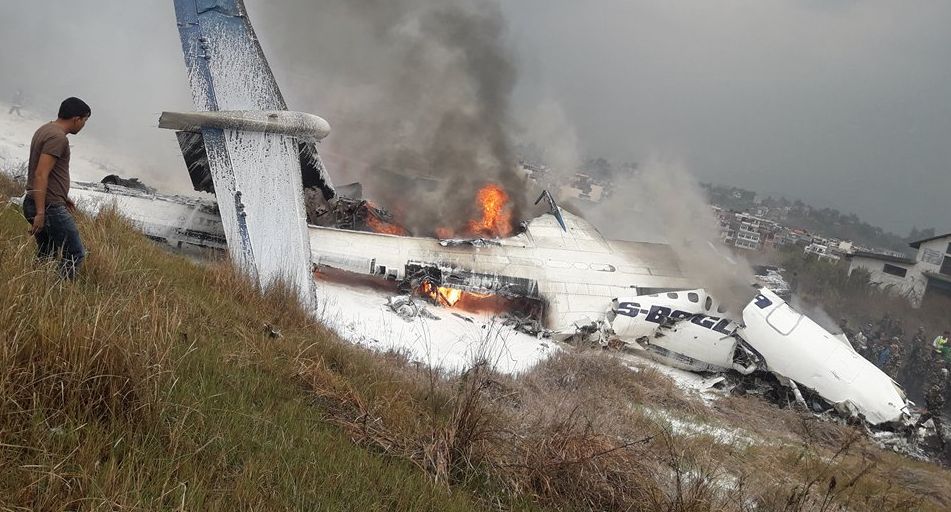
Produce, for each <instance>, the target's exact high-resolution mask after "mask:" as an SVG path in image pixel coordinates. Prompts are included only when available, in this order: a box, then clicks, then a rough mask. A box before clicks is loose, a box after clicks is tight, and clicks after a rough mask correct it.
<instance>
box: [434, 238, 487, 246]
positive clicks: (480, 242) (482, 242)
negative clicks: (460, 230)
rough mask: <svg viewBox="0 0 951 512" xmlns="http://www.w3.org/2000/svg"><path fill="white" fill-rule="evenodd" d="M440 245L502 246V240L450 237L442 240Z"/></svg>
mask: <svg viewBox="0 0 951 512" xmlns="http://www.w3.org/2000/svg"><path fill="white" fill-rule="evenodd" d="M439 245H441V246H443V247H460V246H465V245H469V246H472V247H476V248H479V247H489V246H490V245H495V246H499V247H501V246H502V242H500V241H498V240H491V239H488V238H471V239H467V238H448V239H446V240H440V241H439Z"/></svg>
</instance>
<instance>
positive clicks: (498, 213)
mask: <svg viewBox="0 0 951 512" xmlns="http://www.w3.org/2000/svg"><path fill="white" fill-rule="evenodd" d="M476 199H477V201H478V202H479V207H480V208H481V209H482V218H481V219H478V220H470V221H469V226H468V232H469V234H471V235H473V236H482V237H489V238H501V237H506V236H509V235H511V234H512V207H511V205H510V204H509V195H508V194H506V193H505V190H503V189H502V187H500V186H498V185H496V184H494V183H490V184H488V185H486V186H484V187H482V189H481V190H479V194H478V195H477V196H476Z"/></svg>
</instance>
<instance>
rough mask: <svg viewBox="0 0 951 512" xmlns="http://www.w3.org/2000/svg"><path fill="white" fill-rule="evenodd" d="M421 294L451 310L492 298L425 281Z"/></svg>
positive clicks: (421, 287) (420, 289) (420, 290)
mask: <svg viewBox="0 0 951 512" xmlns="http://www.w3.org/2000/svg"><path fill="white" fill-rule="evenodd" d="M419 293H420V294H421V295H423V296H425V297H428V298H429V299H430V300H432V301H433V302H435V303H436V304H439V305H440V306H447V307H450V308H451V307H454V306H456V305H457V304H459V305H461V303H463V302H473V301H476V302H477V301H481V300H483V299H488V298H491V297H492V295H488V294H482V293H475V292H464V291H462V290H457V289H455V288H449V287H446V286H436V285H434V284H432V283H431V282H429V281H425V282H423V284H422V285H420V287H419Z"/></svg>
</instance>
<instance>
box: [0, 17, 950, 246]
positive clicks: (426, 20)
mask: <svg viewBox="0 0 951 512" xmlns="http://www.w3.org/2000/svg"><path fill="white" fill-rule="evenodd" d="M246 3H247V4H248V8H249V10H250V14H251V17H252V21H253V22H254V25H255V28H256V29H257V32H258V35H259V36H260V38H261V40H262V44H263V45H264V49H265V53H266V54H267V55H268V57H269V59H270V61H271V63H272V67H273V68H274V71H275V75H276V77H277V79H278V81H279V82H280V84H281V86H282V88H283V89H284V93H285V96H286V98H287V101H288V104H289V106H290V107H291V108H292V109H298V110H306V111H312V112H314V113H317V114H319V115H323V116H324V117H326V118H327V119H328V120H329V121H331V124H332V125H333V126H334V132H333V133H332V134H331V138H330V140H329V141H328V142H327V143H325V149H326V150H327V153H329V155H328V160H329V162H331V163H333V162H334V160H335V155H336V164H337V165H338V166H340V167H344V168H345V169H344V170H341V171H340V172H342V173H346V172H355V171H350V170H348V169H346V168H347V167H359V166H361V165H363V164H366V165H372V164H374V163H376V161H377V160H379V159H384V160H386V161H391V162H392V160H393V156H392V153H388V154H386V155H381V154H379V148H372V147H370V146H372V145H373V143H374V142H375V141H380V140H382V141H383V145H386V146H388V147H393V146H394V145H396V144H398V143H399V141H400V140H407V139H408V140H409V142H407V145H408V146H412V145H413V144H416V145H417V146H420V147H419V148H416V149H419V150H420V154H422V157H421V158H422V159H421V160H420V161H424V162H425V161H440V162H441V161H442V160H439V158H440V156H439V155H433V154H429V153H431V151H429V150H431V149H432V147H434V144H435V141H436V140H437V139H435V138H434V137H436V136H437V135H440V134H441V135H445V133H442V132H438V131H437V133H431V131H432V130H430V132H421V133H422V135H420V136H419V137H414V135H413V133H414V132H413V131H412V130H410V131H408V130H407V126H409V127H411V128H412V127H413V125H414V123H417V124H416V126H418V127H420V126H422V125H423V123H425V122H426V121H427V120H430V119H437V117H434V115H435V113H436V111H438V110H439V108H442V106H444V105H447V104H449V103H451V102H452V101H453V99H454V98H456V97H457V95H460V96H461V97H462V100H464V101H463V103H462V104H463V108H461V109H460V112H461V113H462V114H464V115H465V117H464V118H463V121H464V122H461V123H457V124H459V125H461V126H471V123H472V122H475V121H479V120H481V121H485V120H491V122H492V123H499V126H500V128H499V129H500V130H503V131H504V132H505V134H506V135H509V136H514V140H515V141H519V140H526V139H527V140H530V141H532V142H536V143H542V144H544V143H549V144H551V145H552V146H554V147H552V148H550V149H551V151H552V153H553V154H556V155H564V156H565V158H564V160H565V161H570V159H571V157H572V156H579V155H583V156H605V157H608V158H611V159H616V160H629V161H647V160H650V159H656V158H670V159H676V160H678V161H680V162H684V165H685V166H686V167H687V168H688V170H689V171H690V172H691V173H693V174H694V175H695V176H696V177H697V178H698V179H700V180H704V181H713V182H718V183H724V184H732V185H737V186H742V187H744V188H749V189H754V190H759V191H762V192H765V193H772V194H783V195H786V196H789V197H792V198H801V199H803V200H805V201H806V202H809V203H812V204H814V205H816V206H831V207H835V208H838V209H840V210H843V211H853V212H855V213H856V214H858V215H859V216H861V217H862V218H864V219H866V220H868V221H870V222H872V223H875V224H878V225H881V226H882V227H884V228H886V229H889V230H893V231H896V232H899V233H906V232H907V231H908V230H909V228H910V227H911V226H912V225H917V226H918V227H930V226H933V227H936V228H938V229H939V230H944V231H951V214H949V209H948V202H949V199H948V194H949V192H951V144H949V142H951V66H949V65H948V62H951V30H948V28H947V27H948V26H951V2H946V1H938V0H919V1H915V2H894V1H890V0H861V1H859V0H854V1H853V0H800V1H793V0H718V1H713V2H711V1H708V0H692V1H689V0H683V1H677V2H670V1H665V0H651V1H645V0H592V1H589V2H577V1H568V0H508V1H504V0H503V1H501V2H492V1H477V0H471V1H470V0H452V1H447V0H442V1H440V0H391V1H383V0H328V1H322V2H312V1H306V0H266V1H265V0H246ZM445 6H454V7H456V8H458V9H459V10H458V11H456V12H455V14H452V13H450V14H449V15H448V18H440V17H441V16H446V10H445V9H444V7H445ZM473 13H475V15H474V14H473ZM479 13H481V14H479ZM439 19H444V20H446V23H445V24H444V25H442V26H443V28H444V29H445V30H440V29H439V28H438V26H436V27H434V25H433V23H435V22H437V21H438V20H439ZM465 20H471V22H472V23H473V24H474V25H471V26H470V27H475V29H474V30H467V29H466V25H465V24H463V25H459V23H463V22H464V21H465ZM430 34H431V35H432V40H434V41H436V42H437V43H438V44H435V45H430V44H428V43H429V42H430V38H429V35H430ZM456 34H459V39H461V40H463V41H464V42H459V41H457V38H456V37H455V36H456ZM483 36H485V37H483ZM457 44H458V45H462V46H465V47H466V48H477V49H479V52H475V53H473V55H481V57H480V58H478V59H468V60H466V59H458V58H454V57H453V56H454V55H456V53H455V50H456V48H455V46H454V45H457ZM473 45H474V46H473ZM456 57H458V55H456ZM509 66H511V69H509ZM183 68H184V65H183V62H182V58H181V53H180V46H179V42H178V38H177V32H176V26H175V22H174V13H173V9H172V2H171V0H147V1H136V2H130V1H127V0H84V1H82V2H77V1H67V0H31V1H14V0H7V1H5V2H3V5H2V6H0V70H2V71H0V99H3V100H7V99H8V98H6V97H2V96H9V97H12V95H13V92H14V91H15V89H16V88H18V87H20V88H23V89H24V90H25V93H26V101H27V103H28V106H29V107H30V108H32V109H34V110H40V111H42V110H44V109H45V110H46V111H47V112H49V113H50V114H49V115H48V116H47V117H52V115H53V114H54V113H55V106H56V105H54V103H56V102H58V100H59V99H61V98H62V97H65V96H67V95H77V96H80V97H83V98H84V99H86V100H87V101H88V102H89V103H90V104H91V105H92V107H93V111H94V118H93V121H92V122H90V124H89V127H88V128H87V130H88V132H84V135H86V134H87V133H88V135H89V136H93V137H96V138H97V139H100V140H105V141H109V140H114V141H115V143H116V144H117V145H118V146H120V147H121V148H122V149H123V151H125V152H127V153H131V154H132V155H133V156H135V157H137V158H138V159H139V160H140V161H141V162H142V167H143V170H144V173H145V174H147V176H146V179H148V180H149V181H152V182H153V183H156V184H159V185H163V186H166V187H168V186H171V184H173V183H176V182H177V183H180V184H182V186H180V187H179V189H182V188H184V184H185V183H187V178H186V174H185V171H184V169H183V167H182V165H181V162H180V159H179V156H178V154H177V145H176V143H175V140H174V136H173V134H171V133H167V132H163V131H159V130H158V129H156V128H154V127H155V125H156V119H157V115H158V113H159V112H161V111H162V110H171V109H182V110H185V109H188V108H189V107H190V99H189V94H188V91H187V88H186V85H185V74H184V69H183ZM441 70H443V71H444V72H443V73H440V71H441ZM493 73H494V74H493ZM486 76H488V78H486ZM393 91H396V92H398V93H399V94H395V95H393V94H392V93H393ZM509 94H511V96H510V97H509V96H508V95H509ZM391 95H392V97H388V96H391ZM473 99H475V101H473ZM462 100H461V101H462ZM465 101H469V103H465ZM415 112H418V114H417V115H415V117H413V118H411V119H407V118H406V117H407V115H408V114H407V113H410V115H412V113H415ZM553 112H554V113H553ZM0 114H3V113H0ZM452 119H455V120H457V121H458V119H459V117H458V116H455V117H453V118H452ZM438 120H440V121H441V122H443V123H445V122H446V121H447V120H446V118H445V117H441V118H438ZM467 123H469V124H467ZM419 129H420V130H422V129H421V128H419ZM384 130H385V131H384ZM450 133H451V132H450ZM495 135H496V133H495V132H492V131H491V130H490V131H487V132H485V133H483V137H481V138H480V141H479V144H481V145H483V146H485V147H490V148H491V150H490V151H489V153H491V154H493V155H496V156H501V155H504V154H505V152H506V151H508V149H507V148H506V147H504V146H505V144H502V143H499V142H498V141H497V140H496V137H495ZM427 137H428V138H429V139H430V140H426V142H425V143H424V142H423V141H422V140H417V139H426V138H427ZM451 140H452V141H453V143H456V142H457V140H456V139H455V138H451ZM426 143H428V146H426ZM568 146H576V147H568ZM427 147H428V148H429V149H427ZM427 151H429V153H428V152H427ZM417 156H418V155H417ZM427 158H428V159H429V160H427ZM489 160H492V159H489ZM422 165H425V164H422ZM487 165H489V166H497V165H498V162H495V161H490V162H488V163H487Z"/></svg>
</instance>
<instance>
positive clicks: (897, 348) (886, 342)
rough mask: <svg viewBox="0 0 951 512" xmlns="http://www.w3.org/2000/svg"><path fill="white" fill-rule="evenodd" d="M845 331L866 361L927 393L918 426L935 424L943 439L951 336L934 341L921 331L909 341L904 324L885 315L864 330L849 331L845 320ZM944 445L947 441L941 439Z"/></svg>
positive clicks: (864, 327) (920, 329)
mask: <svg viewBox="0 0 951 512" xmlns="http://www.w3.org/2000/svg"><path fill="white" fill-rule="evenodd" d="M842 331H843V332H844V333H845V335H846V336H847V337H848V338H849V339H850V340H851V341H852V342H853V344H854V345H855V349H856V350H857V351H858V352H859V353H860V354H861V355H862V356H863V357H865V358H866V359H868V360H869V361H871V362H872V363H874V364H875V365H876V366H878V367H879V368H881V369H882V371H884V372H885V373H887V374H888V375H889V376H890V377H891V378H893V379H895V381H896V382H898V383H900V384H902V385H903V386H904V387H906V388H909V387H911V386H915V387H918V386H920V389H922V390H923V395H924V399H925V403H924V405H925V410H924V411H923V412H922V415H921V417H920V419H919V420H918V425H919V426H920V425H922V424H924V423H925V422H927V421H928V420H931V421H932V422H933V423H934V425H935V430H936V431H937V432H938V433H939V438H941V436H940V433H941V432H942V429H941V417H940V416H939V413H940V412H941V410H942V409H943V408H944V404H945V396H946V394H947V392H948V389H949V378H948V375H949V368H951V343H949V339H951V332H949V331H944V332H943V333H941V334H940V335H938V336H935V337H934V338H932V337H930V336H929V335H928V334H927V333H926V332H925V328H924V327H918V329H917V331H916V332H915V333H914V335H913V336H911V337H910V340H909V341H906V339H908V338H907V337H906V335H905V332H904V329H903V328H902V325H901V322H900V321H898V320H896V319H894V318H891V317H889V316H888V315H885V316H884V317H882V318H881V319H880V320H879V321H878V323H877V324H873V323H867V324H865V326H863V327H862V328H861V329H859V330H857V331H853V330H851V329H849V327H848V322H847V321H846V320H845V319H843V320H842ZM941 442H942V444H943V443H944V439H943V438H941Z"/></svg>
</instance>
